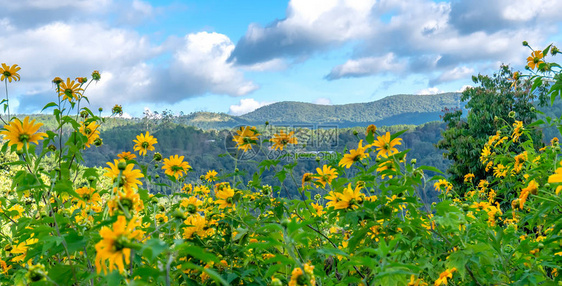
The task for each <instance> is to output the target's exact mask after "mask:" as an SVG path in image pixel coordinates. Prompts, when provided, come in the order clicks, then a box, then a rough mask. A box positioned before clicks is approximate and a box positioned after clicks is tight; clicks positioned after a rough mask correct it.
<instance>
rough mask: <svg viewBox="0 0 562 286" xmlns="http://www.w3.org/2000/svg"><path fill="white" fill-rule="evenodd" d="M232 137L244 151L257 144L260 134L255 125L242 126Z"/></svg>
mask: <svg viewBox="0 0 562 286" xmlns="http://www.w3.org/2000/svg"><path fill="white" fill-rule="evenodd" d="M236 134H238V135H234V136H233V138H232V141H234V142H236V147H237V148H238V150H240V149H242V150H244V152H246V151H248V149H252V144H257V141H258V136H259V135H260V134H259V133H258V131H257V130H256V128H255V127H250V126H244V127H240V128H239V129H238V130H237V131H236Z"/></svg>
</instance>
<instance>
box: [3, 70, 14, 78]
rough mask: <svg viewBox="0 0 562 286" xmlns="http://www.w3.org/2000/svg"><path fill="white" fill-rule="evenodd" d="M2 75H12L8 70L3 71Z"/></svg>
mask: <svg viewBox="0 0 562 286" xmlns="http://www.w3.org/2000/svg"><path fill="white" fill-rule="evenodd" d="M3 75H5V76H6V77H10V76H12V73H10V72H9V71H4V73H3Z"/></svg>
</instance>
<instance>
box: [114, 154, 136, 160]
mask: <svg viewBox="0 0 562 286" xmlns="http://www.w3.org/2000/svg"><path fill="white" fill-rule="evenodd" d="M117 157H118V158H121V159H123V160H125V161H129V160H133V159H135V158H136V157H137V155H135V154H133V153H131V152H121V153H119V154H117Z"/></svg>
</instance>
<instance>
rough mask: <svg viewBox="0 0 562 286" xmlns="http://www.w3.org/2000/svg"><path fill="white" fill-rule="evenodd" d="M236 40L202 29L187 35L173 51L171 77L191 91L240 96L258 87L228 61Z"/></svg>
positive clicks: (193, 92)
mask: <svg viewBox="0 0 562 286" xmlns="http://www.w3.org/2000/svg"><path fill="white" fill-rule="evenodd" d="M233 49H234V44H233V43H232V42H231V41H230V39H229V38H228V37H227V36H226V35H223V34H219V33H214V32H213V33H208V32H200V33H196V34H189V35H187V36H186V37H185V43H184V46H183V47H182V48H180V49H178V50H177V51H176V53H175V54H174V62H173V63H172V66H171V69H170V72H171V74H170V76H171V78H172V81H174V82H175V83H176V84H178V85H180V86H182V87H183V88H185V89H186V90H187V91H188V92H190V93H192V94H203V93H205V92H211V93H215V94H227V95H232V96H241V95H245V94H248V93H250V92H252V91H254V90H256V89H257V88H258V86H257V85H256V84H255V83H253V82H252V81H247V80H245V79H244V74H243V73H242V72H241V71H239V70H238V69H237V68H235V67H234V66H233V65H234V64H233V63H229V62H227V59H228V57H229V56H230V53H231V52H232V50H233Z"/></svg>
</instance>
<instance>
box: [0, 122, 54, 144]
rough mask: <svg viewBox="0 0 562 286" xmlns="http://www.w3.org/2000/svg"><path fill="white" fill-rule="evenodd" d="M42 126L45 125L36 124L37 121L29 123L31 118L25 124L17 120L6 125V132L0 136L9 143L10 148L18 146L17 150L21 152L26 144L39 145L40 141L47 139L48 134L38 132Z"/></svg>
mask: <svg viewBox="0 0 562 286" xmlns="http://www.w3.org/2000/svg"><path fill="white" fill-rule="evenodd" d="M42 125H43V123H37V124H35V119H33V120H31V122H29V116H26V117H25V118H24V119H23V122H21V120H19V118H15V119H14V120H12V121H10V123H9V124H8V125H4V129H6V130H3V131H1V132H0V134H1V135H4V136H5V139H7V140H8V141H9V142H8V146H12V145H16V146H17V149H18V150H21V149H23V146H24V144H29V143H35V144H39V140H43V138H44V137H47V134H46V133H43V132H37V131H38V130H39V127H41V126H42Z"/></svg>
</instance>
